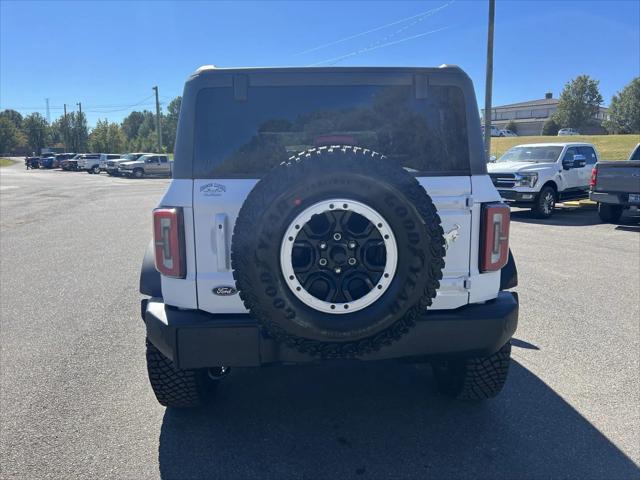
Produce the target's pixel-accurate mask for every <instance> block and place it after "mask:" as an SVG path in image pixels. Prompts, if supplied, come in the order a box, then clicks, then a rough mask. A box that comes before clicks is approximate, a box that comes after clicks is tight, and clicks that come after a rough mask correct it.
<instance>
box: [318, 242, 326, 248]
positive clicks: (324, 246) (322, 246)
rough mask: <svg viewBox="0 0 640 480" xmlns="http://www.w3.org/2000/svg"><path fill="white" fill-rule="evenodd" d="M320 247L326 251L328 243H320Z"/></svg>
mask: <svg viewBox="0 0 640 480" xmlns="http://www.w3.org/2000/svg"><path fill="white" fill-rule="evenodd" d="M318 246H319V247H320V250H326V249H327V243H326V242H320V245H318Z"/></svg>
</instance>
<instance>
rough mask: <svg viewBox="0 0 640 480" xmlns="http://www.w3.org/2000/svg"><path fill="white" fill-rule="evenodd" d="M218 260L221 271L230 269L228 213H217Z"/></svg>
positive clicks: (216, 240) (216, 242)
mask: <svg viewBox="0 0 640 480" xmlns="http://www.w3.org/2000/svg"><path fill="white" fill-rule="evenodd" d="M214 228H215V235H214V236H215V244H216V262H217V267H218V271H219V272H224V271H227V270H229V258H228V257H229V254H228V249H227V214H226V213H217V214H216V217H215V225H214Z"/></svg>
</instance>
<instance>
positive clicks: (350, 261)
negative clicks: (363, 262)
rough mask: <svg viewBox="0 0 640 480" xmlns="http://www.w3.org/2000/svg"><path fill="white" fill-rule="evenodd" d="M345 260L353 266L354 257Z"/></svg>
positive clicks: (354, 262)
mask: <svg viewBox="0 0 640 480" xmlns="http://www.w3.org/2000/svg"><path fill="white" fill-rule="evenodd" d="M347 262H348V263H349V265H351V266H352V267H353V266H354V265H355V264H356V259H355V258H353V257H351V258H350V259H349V260H347Z"/></svg>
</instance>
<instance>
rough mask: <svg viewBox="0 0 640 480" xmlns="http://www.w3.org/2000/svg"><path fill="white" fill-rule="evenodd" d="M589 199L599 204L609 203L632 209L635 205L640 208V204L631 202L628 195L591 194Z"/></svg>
mask: <svg viewBox="0 0 640 480" xmlns="http://www.w3.org/2000/svg"><path fill="white" fill-rule="evenodd" d="M589 199H590V200H592V201H594V202H598V203H607V204H610V205H621V206H623V207H630V206H633V205H636V206H640V204H639V203H635V202H634V203H630V202H629V194H628V193H604V192H589Z"/></svg>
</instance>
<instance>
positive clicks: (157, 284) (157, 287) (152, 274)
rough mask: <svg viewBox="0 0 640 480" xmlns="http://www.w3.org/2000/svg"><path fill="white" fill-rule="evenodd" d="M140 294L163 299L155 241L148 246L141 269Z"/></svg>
mask: <svg viewBox="0 0 640 480" xmlns="http://www.w3.org/2000/svg"><path fill="white" fill-rule="evenodd" d="M140 293H141V294H143V295H148V296H150V297H157V298H162V283H161V281H160V272H158V271H157V270H156V264H155V252H154V248H153V240H151V241H150V242H149V245H147V249H146V250H145V252H144V258H143V259H142V267H141V269H140Z"/></svg>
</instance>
